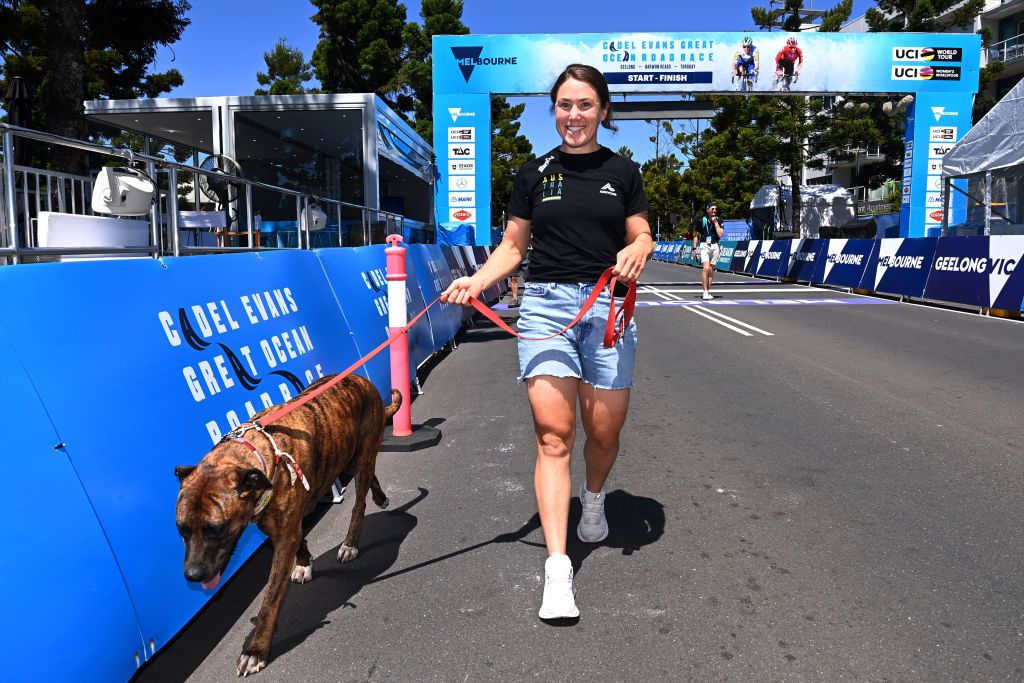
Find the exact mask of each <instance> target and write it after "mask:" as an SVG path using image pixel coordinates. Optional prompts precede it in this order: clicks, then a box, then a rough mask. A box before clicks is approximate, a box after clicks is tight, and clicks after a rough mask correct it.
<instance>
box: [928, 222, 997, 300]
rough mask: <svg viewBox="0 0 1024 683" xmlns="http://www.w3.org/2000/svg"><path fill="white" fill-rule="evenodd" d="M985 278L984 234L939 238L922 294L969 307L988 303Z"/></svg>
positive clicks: (986, 238) (985, 239)
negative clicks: (981, 235) (979, 235)
mask: <svg viewBox="0 0 1024 683" xmlns="http://www.w3.org/2000/svg"><path fill="white" fill-rule="evenodd" d="M988 280H989V238H988V237H940V238H939V240H938V243H937V244H936V245H935V259H934V260H933V261H932V269H931V272H930V273H928V282H927V283H926V284H925V289H924V296H925V298H926V299H936V300H938V301H952V302H956V303H961V304H967V305H969V306H979V307H981V306H988V303H989V283H988Z"/></svg>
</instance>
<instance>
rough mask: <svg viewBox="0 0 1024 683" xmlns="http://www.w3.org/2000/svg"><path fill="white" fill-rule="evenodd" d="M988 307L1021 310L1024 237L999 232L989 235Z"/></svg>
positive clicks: (1023, 297) (1023, 301)
mask: <svg viewBox="0 0 1024 683" xmlns="http://www.w3.org/2000/svg"><path fill="white" fill-rule="evenodd" d="M989 259H990V262H991V265H990V267H989V272H990V273H991V275H990V276H989V288H990V301H991V303H990V306H991V307H992V308H1001V309H1004V310H1007V311H1020V310H1024V267H1021V261H1022V260H1024V237H1022V236H1019V235H1012V236H1011V235H1000V236H998V237H990V238H989Z"/></svg>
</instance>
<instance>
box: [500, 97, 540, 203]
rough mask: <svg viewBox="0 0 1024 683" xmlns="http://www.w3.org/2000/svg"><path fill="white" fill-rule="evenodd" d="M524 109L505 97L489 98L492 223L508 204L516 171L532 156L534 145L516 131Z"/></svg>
mask: <svg viewBox="0 0 1024 683" xmlns="http://www.w3.org/2000/svg"><path fill="white" fill-rule="evenodd" d="M525 109H526V105H525V104H516V105H510V104H509V103H508V100H506V99H505V98H504V97H495V98H493V99H491V221H492V222H495V223H496V222H498V221H499V220H500V219H501V217H502V216H503V215H504V213H505V209H506V208H507V207H508V200H509V198H510V197H511V196H512V179H513V178H514V177H515V174H516V171H518V170H519V167H520V166H522V165H523V164H524V163H526V162H527V161H529V160H530V159H531V158H532V156H533V145H531V144H530V141H529V140H527V139H526V136H524V135H520V133H519V128H520V123H519V117H520V116H522V114H523V110H525Z"/></svg>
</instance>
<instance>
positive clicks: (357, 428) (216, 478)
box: [174, 375, 402, 675]
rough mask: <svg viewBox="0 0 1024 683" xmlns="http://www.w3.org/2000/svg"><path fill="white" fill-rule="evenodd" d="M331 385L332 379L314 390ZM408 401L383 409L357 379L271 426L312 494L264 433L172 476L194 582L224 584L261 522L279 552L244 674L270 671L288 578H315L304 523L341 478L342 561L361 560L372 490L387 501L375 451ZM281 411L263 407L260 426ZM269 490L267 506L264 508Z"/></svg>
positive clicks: (382, 503)
mask: <svg viewBox="0 0 1024 683" xmlns="http://www.w3.org/2000/svg"><path fill="white" fill-rule="evenodd" d="M329 379H330V377H324V378H323V379H321V380H319V381H317V382H315V383H314V384H312V385H310V386H309V387H307V389H306V390H307V391H309V390H310V389H314V388H316V387H318V386H319V385H320V384H322V383H323V382H326V381H328V380H329ZM401 403H402V395H401V394H400V393H399V392H398V391H393V392H392V403H391V405H390V406H387V407H386V408H385V407H384V406H383V404H382V402H381V400H380V394H378V393H377V389H376V388H375V387H374V385H373V384H372V383H371V382H370V381H369V380H367V379H365V378H363V377H359V376H356V375H350V376H348V377H346V378H344V379H342V380H341V381H339V382H338V383H337V384H336V385H334V386H333V387H331V388H330V389H328V390H327V391H326V392H324V393H323V394H321V395H320V396H318V397H317V398H315V399H313V400H311V401H309V402H308V403H306V404H305V405H303V406H301V407H299V408H297V409H295V410H293V411H292V412H290V413H288V414H287V415H285V416H283V417H281V418H280V419H278V420H277V421H276V422H274V423H273V424H270V425H268V426H267V428H266V433H267V434H269V435H270V437H272V439H273V441H274V442H276V444H277V447H278V448H279V449H280V450H281V451H283V452H285V453H288V454H290V455H291V456H292V457H294V459H295V464H296V465H297V468H296V469H297V470H299V471H301V474H304V475H305V477H306V479H307V480H308V482H309V489H308V490H307V489H306V488H305V486H303V483H302V481H301V479H302V477H301V476H298V478H297V479H294V480H293V477H292V473H291V472H290V470H289V468H288V467H287V466H286V461H285V460H280V461H278V462H276V463H275V457H274V456H275V449H274V446H273V444H272V443H271V439H270V438H268V437H267V436H266V435H265V434H264V433H261V432H259V431H258V430H249V431H247V432H245V433H244V434H243V435H242V436H241V441H236V440H232V439H229V438H225V439H224V440H223V441H221V442H220V443H219V444H217V445H216V446H214V448H213V450H211V451H210V452H209V453H207V454H206V456H205V457H203V459H202V460H201V461H200V462H199V464H198V465H196V466H178V467H176V468H175V469H174V473H175V475H177V477H178V479H180V480H181V489H180V491H179V492H178V509H177V523H178V531H179V532H180V534H181V538H182V540H183V541H184V542H185V578H186V579H187V580H189V581H194V582H197V583H201V584H202V585H203V588H207V589H209V588H214V587H216V585H217V584H218V583H219V582H220V575H221V572H223V571H224V568H225V567H226V566H227V564H228V560H229V559H231V554H232V553H233V552H234V550H235V545H236V543H237V542H238V538H239V536H241V535H242V532H243V531H244V530H245V527H246V526H248V524H249V522H253V521H255V522H256V524H257V526H259V528H260V529H261V530H262V531H263V533H265V534H266V535H267V536H268V537H269V538H270V541H271V543H273V545H274V559H273V564H272V565H271V569H270V578H269V579H268V580H267V585H266V588H265V589H264V596H263V605H262V606H261V607H260V612H259V616H258V617H257V619H256V628H255V629H254V630H253V632H252V635H251V636H250V638H249V641H248V643H247V644H246V645H245V647H244V648H243V649H242V655H241V657H240V658H239V660H238V674H239V675H249V674H254V673H257V672H259V671H260V670H261V669H263V668H264V667H265V666H266V665H267V658H268V656H269V654H270V641H271V638H272V636H273V634H274V630H275V629H276V627H277V618H278V615H279V614H280V611H281V603H282V602H283V601H284V594H285V591H286V590H287V589H288V578H289V575H290V576H291V580H292V581H295V582H296V583H305V582H307V581H309V580H310V579H312V578H313V570H312V557H311V556H310V554H309V548H308V547H307V546H306V539H305V538H304V537H303V533H302V518H303V517H304V516H305V515H306V514H307V513H308V512H310V511H311V510H312V509H313V507H314V506H315V505H316V502H317V500H319V499H320V497H321V496H323V495H324V494H325V493H326V492H327V491H328V490H329V489H330V488H331V484H332V483H333V482H334V480H335V479H337V478H338V476H339V475H341V474H342V473H343V472H344V473H347V474H349V475H354V477H355V480H356V495H355V500H354V501H353V504H352V519H351V521H350V522H349V528H348V534H347V535H346V536H345V542H344V543H343V544H342V545H341V547H340V548H339V549H338V560H339V561H340V562H347V561H349V560H353V559H355V557H356V555H358V553H359V550H358V544H359V535H360V532H361V531H362V527H363V515H364V514H365V511H366V493H367V491H368V490H369V491H372V493H373V502H374V503H376V504H377V506H378V507H381V508H384V507H387V504H388V499H387V496H385V495H384V491H383V490H382V489H381V486H380V482H378V481H377V475H376V464H377V451H378V450H380V445H381V440H382V439H383V437H384V421H385V418H387V417H391V416H392V415H394V414H395V412H396V411H397V410H398V408H399V406H400V405H401ZM275 409H276V408H270V409H267V410H264V411H263V412H261V413H259V414H258V415H255V416H254V418H253V419H254V420H258V419H259V418H260V416H262V415H266V414H268V413H269V412H271V411H272V410H275ZM229 436H230V435H229ZM254 451H258V452H259V453H260V455H257V454H256V452H254ZM261 458H262V461H263V462H261V460H260V459H261ZM268 493H269V494H270V500H269V503H265V505H266V507H265V508H263V510H262V511H257V505H258V503H260V501H261V500H263V499H265V497H266V495H267V494H268Z"/></svg>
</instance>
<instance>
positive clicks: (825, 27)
mask: <svg viewBox="0 0 1024 683" xmlns="http://www.w3.org/2000/svg"><path fill="white" fill-rule="evenodd" d="M852 11H853V0H841V2H839V3H838V4H837V5H836V6H835V7H833V8H832V9H829V10H814V9H811V8H809V7H804V0H783V2H782V3H781V6H780V7H751V8H750V16H751V18H753V20H754V23H755V24H757V26H758V28H761V29H764V30H767V31H770V30H772V29H773V28H780V29H782V30H783V31H791V32H796V31H802V30H804V29H805V28H807V27H808V26H810V25H812V23H813V22H815V21H818V20H820V21H818V30H819V31H822V32H829V33H831V32H833V31H838V30H839V29H841V28H842V27H843V23H844V22H845V21H846V20H847V19H849V18H850V12H852Z"/></svg>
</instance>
